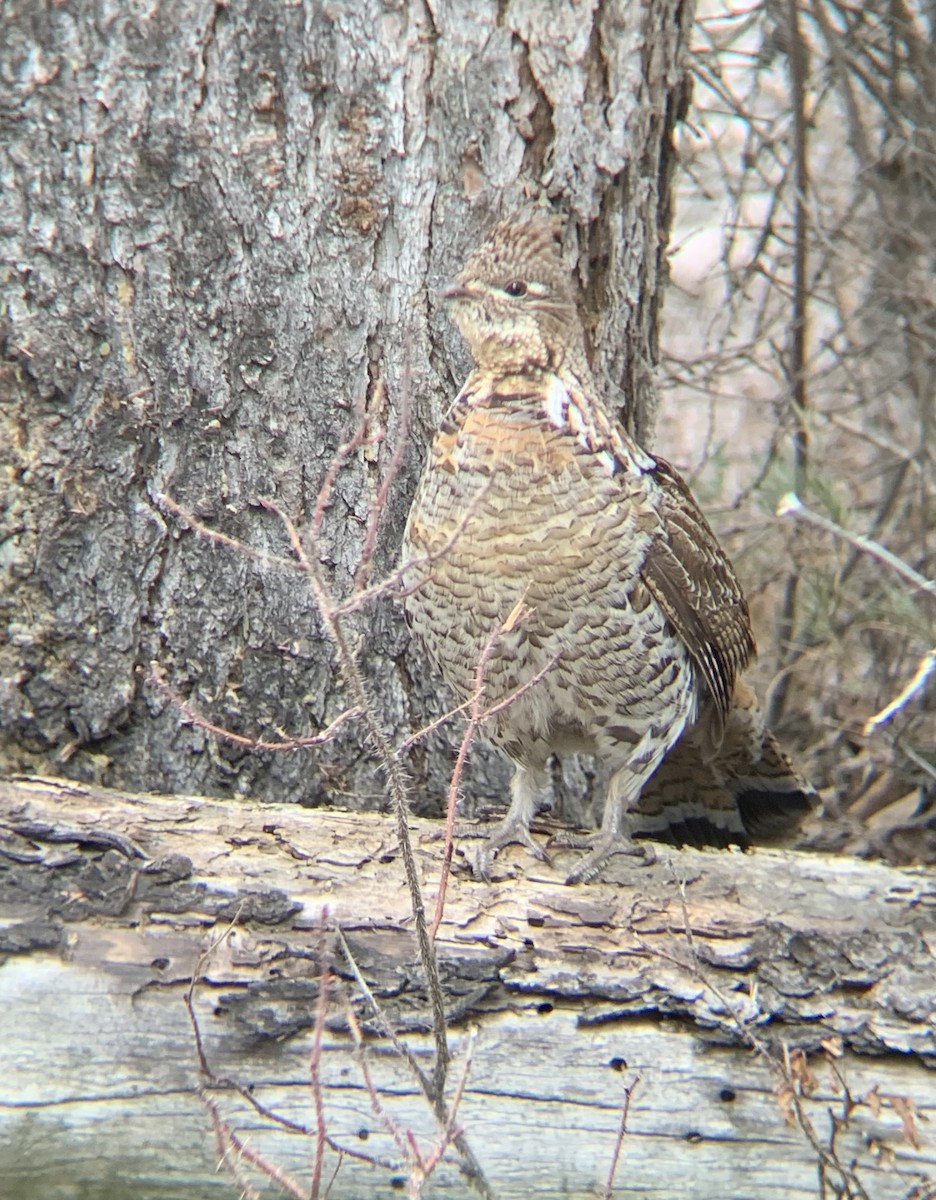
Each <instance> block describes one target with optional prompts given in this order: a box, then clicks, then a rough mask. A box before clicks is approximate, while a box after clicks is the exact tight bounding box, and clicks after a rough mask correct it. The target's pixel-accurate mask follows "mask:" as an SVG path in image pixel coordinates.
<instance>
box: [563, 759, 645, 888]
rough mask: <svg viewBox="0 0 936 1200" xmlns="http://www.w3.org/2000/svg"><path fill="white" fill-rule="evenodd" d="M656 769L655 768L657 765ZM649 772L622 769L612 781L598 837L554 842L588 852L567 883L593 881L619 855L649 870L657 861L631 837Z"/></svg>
mask: <svg viewBox="0 0 936 1200" xmlns="http://www.w3.org/2000/svg"><path fill="white" fill-rule="evenodd" d="M654 765H655V764H654ZM647 774H648V772H645V771H641V772H640V773H639V774H635V773H634V772H633V771H632V770H631V769H630V767H622V768H621V769H620V770H619V771H616V772H615V773H614V775H613V776H612V777H611V782H610V784H609V785H608V795H607V797H606V799H605V807H604V816H603V817H602V821H601V828H600V829H599V830H598V831H597V832H595V833H589V834H584V835H581V834H579V835H572V836H571V837H570V836H567V835H562V834H560V835H559V837H558V838H556V839H555V840H556V841H558V842H561V843H562V844H563V845H565V846H575V847H577V848H579V849H583V850H588V851H589V853H588V854H586V855H585V857H584V858H583V859H582V861H581V862H580V863H579V864H578V866H577V867H576V868H575V870H573V871H570V872H569V874H568V875H567V876H566V883H569V884H572V883H587V882H588V881H589V880H590V879H594V878H595V876H596V875H597V874H598V873H599V872H600V870H601V868H602V867H603V866H604V865H605V863H606V862H608V860H609V859H611V858H613V857H614V856H615V855H616V854H631V855H633V856H634V857H635V858H640V859H643V862H644V864H645V865H647V866H649V865H650V864H651V863H652V862H654V861H655V860H656V855H655V853H654V851H653V847H652V846H650V845H647V844H645V843H643V842H641V843H639V844H638V843H635V842H634V840H633V838H632V837H631V835H630V831H629V828H628V827H629V825H630V822H629V820H628V813H629V812H630V807H631V805H632V804H633V802H634V801H635V800H636V799H637V797H638V796H639V795H640V791H641V788H642V787H643V785H644V782H645V781H646V778H647Z"/></svg>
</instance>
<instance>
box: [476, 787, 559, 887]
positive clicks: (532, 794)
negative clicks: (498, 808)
mask: <svg viewBox="0 0 936 1200" xmlns="http://www.w3.org/2000/svg"><path fill="white" fill-rule="evenodd" d="M545 783H546V772H545V769H544V768H543V767H525V766H521V765H520V764H518V765H517V768H516V770H515V771H514V774H513V779H511V781H510V808H509V809H508V810H507V816H506V817H504V819H503V821H501V822H500V824H499V825H497V826H496V828H495V829H494V831H493V833H490V834H488V833H487V832H486V830H485V829H483V828H478V827H477V826H472V827H468V828H464V829H462V828H460V829H459V830H458V831H457V832H458V834H459V835H460V836H461V837H483V838H484V839H485V841H484V844H483V845H482V846H481V847H480V848H479V849H478V852H477V854H476V855H475V856H474V861H473V862H472V864H471V869H472V871H473V873H474V875H475V876H476V877H477V878H478V879H488V880H489V879H490V878H491V865H492V864H493V862H494V859H495V858H496V857H497V855H498V852H499V851H500V850H503V848H504V847H505V846H510V845H513V844H518V845H521V846H525V847H526V849H527V850H529V852H530V853H531V854H532V855H533V857H534V858H535V859H537V860H538V861H539V862H547V863H548V862H549V857H548V856H547V854H546V851H545V850H544V849H543V848H542V846H541V845H540V844H539V842H536V841H534V840H533V837H532V836H531V834H530V822H531V821H532V820H533V818H534V817H535V816H536V811H537V804H536V800H537V797H538V795H539V794H540V792H541V791H542V790H543V787H544V786H545Z"/></svg>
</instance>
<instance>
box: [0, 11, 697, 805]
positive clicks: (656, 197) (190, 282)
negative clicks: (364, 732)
mask: <svg viewBox="0 0 936 1200" xmlns="http://www.w3.org/2000/svg"><path fill="white" fill-rule="evenodd" d="M690 10H691V4H690V3H680V0H653V2H652V3H648V4H640V5H635V4H631V3H629V2H628V0H614V2H608V3H603V4H601V5H600V6H596V7H595V8H594V10H593V8H592V6H589V5H583V4H578V3H573V2H571V0H568V2H566V3H557V4H550V5H543V4H541V3H540V0H512V2H510V3H506V4H505V3H502V2H500V0H497V2H495V0H487V2H485V0H481V2H480V3H478V2H476V0H472V2H471V3H467V2H466V0H446V2H441V0H440V2H437V3H429V4H423V3H421V2H420V0H404V2H401V3H397V4H389V3H380V2H378V0H337V2H336V3H332V4H328V5H325V4H317V3H314V2H313V0H307V2H306V3H297V4H283V3H281V2H280V0H259V2H258V3H255V4H251V5H249V6H248V5H242V4H233V5H224V4H214V3H206V2H204V0H202V2H198V0H168V2H167V3H162V4H159V5H156V6H150V7H148V8H145V9H140V8H139V6H127V5H125V4H122V3H115V2H114V0H98V2H97V3H95V2H93V0H82V2H81V3H79V4H70V5H65V6H63V5H59V4H55V3H51V2H48V3H42V2H39V0H11V2H10V3H7V4H5V5H4V6H3V12H2V17H0V20H2V33H0V44H2V47H3V49H2V51H0V78H2V91H3V96H2V98H0V121H2V138H0V170H2V180H3V187H2V190H0V206H2V209H0V211H2V220H0V245H2V261H3V264H4V268H3V272H2V275H0V294H2V303H0V337H2V356H3V361H2V373H0V389H2V391H0V396H2V419H3V426H2V429H0V442H3V443H4V445H5V447H6V451H7V453H8V455H9V459H10V462H9V466H10V468H11V469H10V471H9V474H8V477H7V478H6V479H5V481H4V484H3V486H4V487H5V496H4V501H5V505H4V510H5V511H4V517H3V527H2V534H0V543H2V545H3V563H4V570H5V579H6V586H5V588H4V594H3V597H2V609H3V618H4V623H5V625H6V630H7V637H6V638H5V639H0V687H2V696H0V723H2V729H3V739H4V741H3V745H2V747H0V756H2V758H0V761H5V763H6V764H7V766H8V767H12V768H18V769H22V768H24V767H25V768H27V769H34V768H35V767H36V766H37V765H41V766H43V767H44V768H45V769H52V770H56V771H61V772H63V773H66V774H68V775H71V776H73V777H75V778H79V779H86V780H87V779H98V780H103V781H105V782H108V783H111V784H114V785H119V786H124V787H130V788H145V789H148V788H157V789H160V790H170V791H172V790H176V789H185V790H188V791H199V792H207V793H213V794H226V793H230V792H237V793H240V794H252V795H255V796H257V797H260V798H264V799H270V798H280V799H283V798H289V799H292V800H302V801H305V802H307V803H312V804H317V803H322V802H324V801H326V800H331V801H332V802H335V801H338V802H347V803H353V804H355V805H367V804H374V803H379V802H380V799H381V794H382V788H381V784H380V781H379V780H378V779H375V769H374V766H373V762H372V760H371V759H370V758H369V757H368V755H367V754H366V753H365V752H363V751H362V750H361V747H360V744H359V743H360V731H359V729H357V728H356V727H353V726H349V727H348V729H347V730H346V732H345V735H344V736H343V737H342V738H341V739H340V740H339V741H338V742H337V743H336V744H335V745H334V746H332V747H331V748H330V749H329V751H328V752H327V753H322V754H315V753H313V752H307V751H299V752H296V753H293V754H280V755H275V754H250V753H246V752H245V751H244V750H242V749H239V748H232V747H231V746H230V745H227V744H218V743H216V742H215V741H214V740H213V739H212V738H210V737H207V736H206V735H205V734H204V732H203V731H201V730H200V729H199V728H197V727H193V726H191V725H189V724H185V723H183V722H181V721H180V715H179V712H178V710H177V708H176V707H175V706H174V705H173V704H171V703H169V702H168V701H167V700H166V698H165V697H164V696H163V695H162V694H161V693H160V692H159V691H157V690H156V689H155V688H154V687H153V686H152V684H151V683H150V681H149V675H148V670H149V667H148V664H149V663H150V661H151V660H153V659H158V660H159V662H160V663H161V664H162V665H163V666H164V668H165V669H166V671H167V673H168V676H169V678H170V680H171V681H172V682H173V684H174V685H175V687H176V688H177V689H178V690H179V691H181V692H183V693H185V694H186V695H187V696H189V697H190V698H191V700H192V702H193V703H194V704H195V705H196V706H197V707H198V709H199V710H200V711H202V712H204V713H205V714H206V715H208V716H210V717H211V718H212V719H213V720H214V721H216V722H218V723H219V724H222V725H224V726H227V727H229V728H233V729H235V730H238V731H241V732H245V733H255V734H262V733H269V732H270V731H273V730H277V731H281V730H282V731H288V732H289V733H291V734H294V735H302V734H307V733H309V732H314V731H315V730H317V729H318V728H320V727H321V726H322V725H324V724H325V723H327V722H328V721H329V720H331V719H332V718H334V716H335V715H336V714H337V713H339V712H340V711H341V710H342V709H343V707H344V706H345V703H346V699H345V696H344V694H343V692H342V689H341V686H340V681H339V678H338V673H337V670H336V665H335V660H334V656H333V650H332V647H331V646H330V644H329V643H328V642H327V641H326V640H325V639H324V638H323V634H322V630H321V626H320V622H319V621H318V618H317V614H316V610H315V606H314V604H313V602H312V600H311V598H310V596H309V594H308V591H307V589H306V587H305V586H304V584H303V582H302V580H301V579H300V578H299V577H297V576H296V575H295V574H292V573H290V572H288V571H287V572H284V571H281V570H279V569H277V568H276V567H274V566H266V567H264V566H262V565H258V564H257V563H256V562H254V561H251V560H249V559H247V558H245V557H244V556H242V555H239V554H238V553H236V552H234V551H232V550H230V549H228V548H224V547H220V546H218V545H216V544H213V543H210V542H207V541H205V540H204V539H202V538H199V537H198V536H196V535H195V534H194V533H193V532H192V531H191V530H190V529H189V528H187V526H186V524H185V522H184V521H181V520H179V519H178V518H176V517H172V516H170V515H168V514H167V512H166V510H165V508H164V507H163V506H162V505H161V502H160V496H161V494H163V493H166V494H169V495H170V496H172V497H173V498H174V499H175V500H176V501H177V502H178V503H179V504H181V505H182V506H183V507H184V508H185V509H186V510H187V511H189V512H191V513H194V514H196V515H197V516H198V517H199V518H200V519H202V520H204V521H205V522H206V523H207V524H209V525H211V526H212V527H214V528H217V529H221V530H223V531H225V532H226V533H228V534H230V535H233V536H236V537H238V538H240V539H242V540H243V541H244V542H246V543H248V544H249V545H250V546H252V547H254V548H255V549H256V550H258V551H260V552H266V551H270V552H274V553H284V552H285V549H286V543H285V538H284V535H283V532H282V530H281V528H280V525H279V522H278V521H277V520H276V519H275V518H274V517H273V516H272V515H271V514H270V513H269V512H266V511H264V510H262V509H261V508H259V507H258V501H259V500H261V499H264V498H273V499H275V500H276V502H277V503H278V504H279V505H280V506H281V507H282V508H283V509H284V510H286V511H287V512H288V513H290V514H291V515H293V516H294V517H297V518H299V519H300V520H303V519H307V518H308V517H309V515H310V511H311V508H312V507H313V506H314V503H315V498H316V495H317V492H318V488H319V485H320V482H321V480H322V478H323V476H324V475H325V472H326V469H327V468H328V466H329V464H330V462H331V460H332V457H333V455H334V453H335V450H336V447H337V446H338V445H339V444H340V443H341V442H342V441H344V440H345V439H346V438H347V436H348V435H349V433H350V432H351V431H352V429H353V428H354V426H355V417H354V415H353V412H352V408H353V406H354V405H355V404H362V405H363V406H364V408H365V410H366V413H367V418H368V440H367V442H366V444H365V446H364V447H363V448H362V449H361V451H359V452H358V453H356V454H355V455H353V456H352V457H351V459H350V461H349V462H348V464H347V466H346V467H345V469H344V470H343V471H342V472H341V474H340V477H339V479H338V483H337V488H336V493H335V496H334V502H333V504H332V506H331V508H330V509H329V511H328V513H327V516H326V520H325V526H324V536H323V540H322V545H321V548H320V556H321V558H322V561H323V565H324V567H325V569H326V571H327V573H328V576H329V579H330V581H331V583H332V584H333V586H334V588H335V590H336V592H337V593H339V594H343V593H345V592H346V591H347V589H348V588H349V586H350V581H351V579H352V576H353V574H354V571H355V568H356V566H357V563H358V560H359V556H360V553H361V547H362V541H363V538H364V529H365V527H366V524H367V519H368V514H369V512H370V510H371V508H372V506H373V504H374V500H375V497H376V496H377V494H378V492H379V489H380V486H381V483H382V481H383V480H384V478H385V477H386V473H387V471H388V469H389V463H390V460H391V455H392V451H393V448H394V445H395V443H396V441H397V440H398V438H399V436H400V419H399V414H400V411H401V407H402V404H403V400H404V392H405V390H406V389H405V386H404V379H403V367H404V360H405V358H406V356H407V353H408V356H409V364H410V368H411V382H410V385H409V392H410V394H411V395H410V398H411V401H412V405H411V407H412V419H411V422H410V430H409V434H408V438H407V445H406V454H405V459H404V463H403V468H402V470H401V472H400V474H399V477H398V479H397V481H396V484H395V486H394V488H393V490H392V492H391V494H390V498H389V502H388V503H387V505H386V511H385V512H384V513H383V517H382V523H381V527H380V539H379V543H378V550H377V556H376V567H377V569H378V571H380V570H384V569H386V568H387V567H388V566H389V565H390V564H391V563H392V562H393V560H394V557H395V553H396V547H397V545H398V542H399V537H400V534H401V531H402V524H403V521H404V519H405V513H406V510H407V507H408V503H409V498H410V496H411V494H412V489H413V486H414V482H415V476H416V472H417V470H418V466H419V463H420V460H421V456H422V451H423V447H424V445H425V443H426V440H427V438H428V437H429V435H430V432H431V429H432V427H433V425H434V423H435V422H436V420H437V419H438V417H439V415H440V414H441V412H442V411H443V410H444V408H445V406H446V405H447V403H448V401H449V400H450V398H451V397H452V396H453V395H454V393H455V391H456V388H457V386H458V384H459V382H460V379H461V376H462V374H463V372H464V370H465V366H466V363H465V353H464V349H463V348H462V347H461V345H460V344H459V341H458V337H457V334H456V333H455V332H454V330H453V329H452V328H451V327H450V326H449V324H448V323H447V321H446V319H445V318H444V316H443V315H442V313H441V312H440V307H439V305H438V303H437V300H436V294H435V289H436V288H437V286H438V285H439V284H440V283H441V282H443V281H444V280H445V279H446V278H447V277H448V276H449V275H450V273H451V272H452V270H453V269H454V267H455V266H456V264H457V263H458V262H459V259H460V258H461V256H462V255H463V254H464V252H465V251H466V250H467V249H469V248H470V247H472V246H473V245H474V244H476V243H477V242H478V241H479V239H480V238H481V237H482V235H483V234H484V233H485V232H486V231H487V229H488V228H489V227H490V225H491V223H492V222H493V220H494V219H495V218H497V217H500V216H502V215H503V214H504V213H505V212H508V211H510V210H511V209H512V208H514V207H515V206H516V205H517V204H518V203H519V202H520V201H521V200H522V199H523V198H524V197H525V196H527V195H529V194H533V195H541V194H544V193H545V194H546V195H548V197H550V198H551V199H552V200H553V201H554V202H555V204H556V206H557V207H558V208H559V209H560V210H562V211H564V212H566V213H568V214H569V215H570V218H571V223H570V228H569V234H568V242H569V248H570V261H571V258H572V256H573V254H574V251H575V249H576V247H579V248H580V249H581V254H580V273H581V276H582V283H583V286H584V289H585V296H586V299H587V303H588V306H589V307H590V309H591V311H592V315H593V316H594V317H595V320H594V322H593V324H594V341H595V354H596V359H597V365H598V367H599V369H600V371H601V373H602V374H603V375H604V376H605V377H607V378H608V380H609V386H615V385H618V386H622V385H624V383H625V381H626V380H632V385H630V386H628V387H626V388H625V393H626V396H627V397H629V399H630V402H631V417H632V421H633V423H634V424H635V425H636V427H637V428H638V429H639V431H640V433H641V435H642V436H647V435H648V434H649V431H650V428H651V425H652V411H653V405H652V398H651V392H650V390H649V376H650V372H651V370H652V368H653V365H654V363H655V360H656V320H657V309H658V304H659V299H660V285H661V282H662V277H663V264H662V256H663V252H664V247H665V238H666V229H667V222H668V211H669V209H668V206H669V190H670V189H669V174H670V167H671V165H672V164H671V150H670V133H671V129H672V126H673V122H674V120H675V118H676V115H677V109H678V108H679V107H680V105H681V104H682V97H683V94H684V91H683V89H684V78H683V71H682V67H681V60H680V55H681V51H682V45H683V40H684V35H685V30H686V25H687V22H688V21H689V19H690V17H691V11H690ZM357 636H358V637H359V639H360V645H361V647H362V658H363V661H364V663H365V665H366V669H367V673H368V676H369V678H370V681H371V685H372V688H373V692H374V695H375V697H376V698H377V700H378V701H379V705H380V709H381V712H382V714H383V717H384V719H385V721H386V723H387V726H388V728H389V729H391V730H393V731H399V730H401V729H410V728H413V727H419V726H420V725H421V724H423V722H424V720H425V717H426V715H427V712H434V711H437V710H438V700H437V697H436V694H435V693H436V690H437V689H436V684H435V682H434V681H432V680H431V679H428V678H426V672H425V669H424V667H423V665H422V664H421V663H419V662H418V661H414V660H413V657H412V656H411V655H410V653H409V649H408V641H407V637H406V634H405V631H404V629H403V627H402V623H401V620H400V613H399V611H398V607H397V606H395V605H393V604H391V603H390V602H381V603H378V604H375V605H373V606H372V607H370V608H369V609H367V610H366V611H364V612H363V613H362V614H360V616H359V617H358V618H357ZM449 764H450V756H449V754H448V752H447V739H446V738H445V737H444V736H443V737H439V738H436V739H435V740H434V741H433V742H432V743H431V744H430V746H429V748H428V749H423V750H421V751H420V752H419V754H418V755H416V756H415V757H414V761H413V770H414V773H415V776H416V778H417V781H418V783H419V787H418V788H417V791H416V793H415V794H416V799H417V802H421V803H423V804H425V805H428V806H432V805H433V804H434V803H435V802H436V800H437V798H438V795H439V793H440V791H441V790H442V788H443V786H444V781H445V779H446V778H447V775H448V771H449ZM472 769H473V771H474V776H473V781H472V787H471V791H472V792H473V794H474V795H476V796H477V797H484V796H486V795H487V796H494V795H496V796H497V797H498V798H500V795H501V788H502V784H503V779H504V776H503V772H502V769H501V767H500V764H499V763H497V762H496V761H494V760H493V759H492V758H491V757H490V756H488V755H486V754H484V753H482V752H479V753H478V754H477V755H476V756H475V760H474V763H473V767H472Z"/></svg>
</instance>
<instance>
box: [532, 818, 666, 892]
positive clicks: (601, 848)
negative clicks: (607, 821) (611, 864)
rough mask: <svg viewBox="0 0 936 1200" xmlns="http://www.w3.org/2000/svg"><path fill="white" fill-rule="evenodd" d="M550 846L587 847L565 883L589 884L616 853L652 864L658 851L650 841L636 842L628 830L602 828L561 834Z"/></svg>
mask: <svg viewBox="0 0 936 1200" xmlns="http://www.w3.org/2000/svg"><path fill="white" fill-rule="evenodd" d="M549 844H550V845H551V846H553V845H560V846H568V847H571V848H572V849H574V850H588V851H589V853H588V854H586V855H585V857H584V858H583V859H582V861H581V862H580V863H579V864H578V866H577V867H576V868H575V870H574V871H570V872H569V874H568V875H567V876H566V883H569V884H572V883H588V881H589V880H590V879H594V878H595V876H596V875H598V874H599V873H600V871H601V868H602V867H603V866H604V865H605V864H606V863H607V862H608V861H609V860H610V859H612V858H614V856H615V855H617V854H629V855H632V856H633V857H634V858H639V859H642V860H643V865H644V866H646V867H649V866H650V865H651V864H652V863H654V862H656V853H655V852H654V849H653V847H652V846H651V845H650V844H649V843H647V842H635V841H634V840H633V839H632V838H630V837H629V836H628V835H627V834H626V833H607V832H605V831H604V830H602V829H599V830H598V831H597V832H596V833H586V834H581V833H579V834H576V833H559V834H557V835H556V836H555V837H554V838H552V839H551V840H550V843H549Z"/></svg>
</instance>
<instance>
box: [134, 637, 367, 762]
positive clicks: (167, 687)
mask: <svg viewBox="0 0 936 1200" xmlns="http://www.w3.org/2000/svg"><path fill="white" fill-rule="evenodd" d="M150 679H151V681H152V682H153V683H154V684H155V685H156V687H157V688H158V689H159V690H160V691H161V692H162V694H163V695H164V696H165V697H166V699H167V700H170V701H171V702H172V704H173V706H174V707H175V708H177V709H179V711H180V712H181V713H182V715H183V716H184V717H185V718H186V719H187V720H189V721H191V722H192V724H193V725H196V726H197V727H198V728H199V729H204V730H205V732H206V733H211V734H214V736H215V737H217V738H223V740H224V741H226V742H233V743H234V745H236V746H244V747H246V749H248V750H278V751H287V750H307V749H309V747H312V746H324V745H325V744H326V743H328V742H330V741H332V739H333V738H334V737H335V736H336V734H337V733H338V730H339V729H340V728H341V726H342V725H344V724H345V723H346V722H347V721H351V720H353V719H354V718H356V717H359V716H360V715H361V710H360V709H359V708H347V709H345V711H344V712H343V713H339V715H338V716H337V717H335V719H334V721H332V723H331V724H330V725H326V726H325V728H324V729H322V730H320V731H319V732H318V733H314V734H308V735H306V736H304V737H298V738H289V739H287V740H286V741H282V742H270V741H266V740H265V739H263V738H252V737H245V736H244V735H243V734H241V733H234V732H233V730H231V729H225V728H224V726H223V725H215V724H214V722H213V721H209V720H208V719H207V718H206V717H203V716H201V714H200V713H197V712H196V711H195V709H194V708H192V706H191V704H189V702H188V701H187V700H185V699H183V697H182V696H180V695H179V693H178V692H177V691H176V690H175V689H174V688H173V687H172V686H171V684H169V683H168V682H167V680H166V676H165V670H164V668H163V667H162V665H161V664H160V663H158V662H157V661H156V660H155V659H153V661H152V662H151V663H150Z"/></svg>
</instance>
